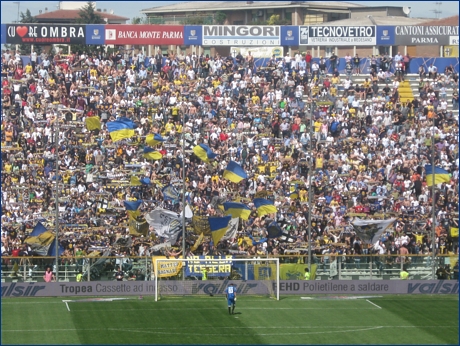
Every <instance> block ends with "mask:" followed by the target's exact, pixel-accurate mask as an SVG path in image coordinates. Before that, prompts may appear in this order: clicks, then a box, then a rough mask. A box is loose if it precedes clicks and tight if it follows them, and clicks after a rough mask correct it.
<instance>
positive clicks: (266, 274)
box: [152, 256, 280, 301]
mask: <svg viewBox="0 0 460 346" xmlns="http://www.w3.org/2000/svg"><path fill="white" fill-rule="evenodd" d="M199 257H201V258H199ZM206 257H208V256H206ZM206 257H205V258H203V256H196V258H187V259H182V258H164V257H162V258H155V257H153V259H152V260H153V273H152V275H153V276H154V278H155V301H158V300H159V299H161V298H162V297H166V296H187V295H209V296H213V295H224V294H225V289H226V288H227V286H228V285H229V284H230V283H233V284H235V285H236V293H237V295H243V296H244V295H258V296H269V297H271V298H274V299H276V300H279V280H280V264H279V258H261V259H254V258H231V256H226V257H225V256H221V258H212V256H209V257H208V258H206ZM203 271H206V272H207V280H203Z"/></svg>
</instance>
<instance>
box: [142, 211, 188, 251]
mask: <svg viewBox="0 0 460 346" xmlns="http://www.w3.org/2000/svg"><path fill="white" fill-rule="evenodd" d="M145 220H146V221H147V222H148V224H149V225H150V226H152V227H153V229H154V231H155V234H156V235H157V236H159V237H163V238H165V239H166V240H167V241H171V242H173V243H174V242H175V241H176V239H177V236H178V234H179V233H180V232H181V231H182V229H181V226H182V223H181V218H180V216H179V215H177V214H176V213H175V212H173V211H170V210H166V209H155V210H153V211H151V212H150V213H147V214H145Z"/></svg>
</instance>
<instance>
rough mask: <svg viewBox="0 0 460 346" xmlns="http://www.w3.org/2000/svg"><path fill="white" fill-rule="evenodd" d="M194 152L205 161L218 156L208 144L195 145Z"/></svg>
mask: <svg viewBox="0 0 460 346" xmlns="http://www.w3.org/2000/svg"><path fill="white" fill-rule="evenodd" d="M193 152H194V153H195V155H196V156H198V157H199V158H200V159H202V160H203V161H204V162H209V160H211V159H214V158H215V157H216V156H217V154H215V153H213V152H212V150H211V149H210V148H209V147H208V146H207V145H206V144H198V145H197V146H195V147H193Z"/></svg>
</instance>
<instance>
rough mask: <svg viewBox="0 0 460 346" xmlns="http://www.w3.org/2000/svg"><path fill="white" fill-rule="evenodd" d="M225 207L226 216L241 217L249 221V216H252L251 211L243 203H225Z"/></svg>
mask: <svg viewBox="0 0 460 346" xmlns="http://www.w3.org/2000/svg"><path fill="white" fill-rule="evenodd" d="M223 205H224V211H225V214H227V215H231V216H232V217H240V218H242V219H243V220H247V219H249V215H251V209H249V207H248V206H247V205H245V204H243V203H237V202H225V203H224V204H223Z"/></svg>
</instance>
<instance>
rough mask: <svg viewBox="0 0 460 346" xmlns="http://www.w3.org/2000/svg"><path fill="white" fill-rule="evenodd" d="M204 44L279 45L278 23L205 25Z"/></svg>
mask: <svg viewBox="0 0 460 346" xmlns="http://www.w3.org/2000/svg"><path fill="white" fill-rule="evenodd" d="M203 45H204V46H279V45H280V27H279V26H276V25H203Z"/></svg>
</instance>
